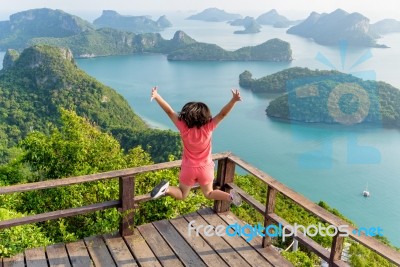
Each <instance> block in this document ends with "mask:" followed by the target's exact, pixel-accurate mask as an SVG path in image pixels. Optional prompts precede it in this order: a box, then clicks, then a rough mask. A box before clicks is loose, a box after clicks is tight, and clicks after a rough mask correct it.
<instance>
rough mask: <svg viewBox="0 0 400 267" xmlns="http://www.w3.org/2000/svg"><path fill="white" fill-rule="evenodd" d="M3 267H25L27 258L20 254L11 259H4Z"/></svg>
mask: <svg viewBox="0 0 400 267" xmlns="http://www.w3.org/2000/svg"><path fill="white" fill-rule="evenodd" d="M3 267H25V257H24V254H23V253H19V254H17V255H14V256H12V257H9V258H3Z"/></svg>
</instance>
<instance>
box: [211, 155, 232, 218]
mask: <svg viewBox="0 0 400 267" xmlns="http://www.w3.org/2000/svg"><path fill="white" fill-rule="evenodd" d="M235 165H236V164H235V163H234V162H233V161H231V160H230V159H227V158H225V159H220V160H218V169H217V179H216V180H217V188H218V187H219V188H218V189H220V190H222V191H227V190H228V188H227V186H225V185H226V184H227V183H233V179H234V178H235ZM229 209H230V202H229V201H221V200H215V201H214V211H215V212H217V213H219V212H225V211H228V210H229Z"/></svg>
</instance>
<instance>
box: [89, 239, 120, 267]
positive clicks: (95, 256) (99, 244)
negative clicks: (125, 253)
mask: <svg viewBox="0 0 400 267" xmlns="http://www.w3.org/2000/svg"><path fill="white" fill-rule="evenodd" d="M85 244H86V247H87V249H88V252H89V255H90V258H91V259H92V261H93V264H94V265H95V266H96V267H101V266H104V267H112V266H116V265H115V262H114V260H113V258H112V256H111V254H110V252H109V251H108V249H107V245H106V244H105V243H104V241H103V238H102V237H100V236H93V237H86V238H85Z"/></svg>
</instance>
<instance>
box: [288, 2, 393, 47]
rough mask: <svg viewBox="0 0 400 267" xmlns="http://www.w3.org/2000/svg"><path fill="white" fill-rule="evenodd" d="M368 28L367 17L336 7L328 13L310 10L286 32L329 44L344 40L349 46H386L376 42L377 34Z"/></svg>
mask: <svg viewBox="0 0 400 267" xmlns="http://www.w3.org/2000/svg"><path fill="white" fill-rule="evenodd" d="M369 28H370V24H369V19H368V18H366V17H364V16H363V15H361V14H360V13H351V14H350V13H347V12H346V11H344V10H342V9H337V10H335V11H334V12H332V13H329V14H326V13H323V14H318V13H316V12H312V13H311V14H310V16H309V17H308V18H307V19H306V20H305V21H303V22H301V23H300V24H298V25H295V26H293V27H291V28H289V29H288V30H287V33H289V34H295V35H299V36H302V37H305V38H310V39H312V40H314V41H315V42H317V43H319V44H322V45H329V46H337V45H338V44H339V42H342V41H345V42H346V43H347V44H348V45H350V46H361V47H386V46H384V45H379V44H377V43H376V40H375V38H376V37H377V36H375V35H373V34H371V32H370V30H369Z"/></svg>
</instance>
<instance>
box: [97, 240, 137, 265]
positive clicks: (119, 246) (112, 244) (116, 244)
mask: <svg viewBox="0 0 400 267" xmlns="http://www.w3.org/2000/svg"><path fill="white" fill-rule="evenodd" d="M103 238H104V241H105V242H106V245H107V247H108V249H109V250H110V253H111V256H112V257H113V259H114V261H115V263H116V264H117V266H118V267H120V266H132V267H133V266H138V265H137V264H136V261H135V259H134V258H133V256H132V254H131V252H130V251H129V248H128V247H127V245H126V244H125V241H124V239H123V238H122V237H121V236H120V235H119V234H114V235H112V234H107V235H103Z"/></svg>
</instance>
